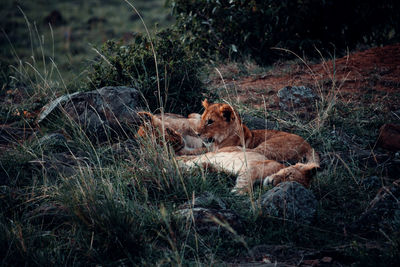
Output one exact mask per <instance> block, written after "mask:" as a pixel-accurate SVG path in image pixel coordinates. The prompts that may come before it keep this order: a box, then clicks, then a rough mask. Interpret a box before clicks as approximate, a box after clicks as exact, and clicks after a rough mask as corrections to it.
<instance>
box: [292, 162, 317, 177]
mask: <svg viewBox="0 0 400 267" xmlns="http://www.w3.org/2000/svg"><path fill="white" fill-rule="evenodd" d="M296 165H299V169H300V171H301V172H303V173H304V174H305V175H306V177H313V176H314V175H315V174H316V173H317V170H318V169H319V165H318V164H316V163H307V164H302V163H297V164H296Z"/></svg>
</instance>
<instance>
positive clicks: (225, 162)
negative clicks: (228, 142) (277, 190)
mask: <svg viewBox="0 0 400 267" xmlns="http://www.w3.org/2000/svg"><path fill="white" fill-rule="evenodd" d="M178 160H179V161H180V162H183V163H184V166H186V167H193V166H200V167H203V168H208V169H210V170H212V171H215V170H216V171H225V172H228V173H232V174H235V175H237V179H236V184H235V187H234V188H233V191H234V192H237V193H239V194H242V193H245V192H251V190H252V188H253V184H254V183H256V182H258V181H260V182H263V184H264V186H267V185H269V184H272V185H274V186H275V185H277V184H279V183H280V182H284V181H297V182H299V183H301V184H303V185H304V186H309V184H310V180H311V177H312V172H311V170H313V169H315V168H317V167H318V166H317V165H316V164H313V163H309V164H302V163H297V164H296V165H293V166H289V167H286V166H285V165H283V164H281V163H279V162H277V161H275V160H269V159H267V157H265V156H264V155H262V154H260V153H257V152H254V151H243V150H242V148H240V147H226V148H222V149H220V150H219V151H218V152H209V153H206V154H203V155H199V156H182V157H179V158H178Z"/></svg>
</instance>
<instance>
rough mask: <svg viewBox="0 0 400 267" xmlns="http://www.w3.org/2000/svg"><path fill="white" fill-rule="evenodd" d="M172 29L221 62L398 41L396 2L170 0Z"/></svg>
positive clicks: (261, 60)
mask: <svg viewBox="0 0 400 267" xmlns="http://www.w3.org/2000/svg"><path fill="white" fill-rule="evenodd" d="M169 2H170V4H171V5H172V8H173V10H174V13H175V16H176V18H177V27H178V29H179V30H180V31H181V32H182V34H184V35H185V40H186V42H187V43H188V44H190V45H191V46H192V47H193V48H194V49H197V50H198V51H202V52H203V53H206V54H219V55H221V56H223V57H232V56H233V57H235V56H240V55H250V56H252V57H253V58H254V59H255V60H257V61H258V62H259V63H268V62H271V61H273V60H274V59H276V58H275V57H276V56H277V52H276V51H275V52H274V51H273V50H271V49H270V48H271V47H283V48H287V49H290V50H293V51H294V52H297V53H307V54H310V53H315V52H316V51H315V48H314V46H316V47H317V48H319V49H323V48H327V51H332V48H333V46H335V47H337V48H339V49H342V48H346V47H354V46H355V45H356V44H358V43H367V44H375V45H380V44H382V43H387V42H388V41H390V40H396V39H397V40H398V39H399V29H400V22H399V21H400V19H399V15H398V14H399V13H398V10H399V7H400V4H399V3H398V1H397V2H396V1H391V0H384V1H372V0H369V1H361V0H347V1H344V0H326V1H319V0H305V1H304V0H297V1H293V0H282V1H274V0H229V1H228V0H208V1H203V0H192V1H186V0H171V1H169Z"/></svg>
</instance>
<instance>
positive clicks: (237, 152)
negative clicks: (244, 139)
mask: <svg viewBox="0 0 400 267" xmlns="http://www.w3.org/2000/svg"><path fill="white" fill-rule="evenodd" d="M139 115H140V117H141V118H142V119H143V125H142V126H141V127H140V128H139V131H138V134H139V135H140V136H142V137H144V136H148V135H149V134H150V135H151V137H152V138H155V139H156V140H158V142H159V143H160V142H162V140H163V139H162V138H161V133H162V131H163V130H164V140H165V141H166V142H167V143H169V144H170V145H171V146H172V147H173V149H174V150H175V151H177V152H181V153H187V154H189V153H191V152H193V151H194V150H198V151H200V150H202V151H204V148H203V147H200V146H201V142H199V140H200V141H201V139H199V138H198V137H197V135H196V134H194V133H193V132H192V130H193V126H195V125H196V123H198V121H197V122H196V120H199V116H200V115H199V116H197V115H191V116H189V117H188V118H184V117H182V116H180V115H176V114H170V113H167V114H164V123H163V122H162V120H161V115H152V114H151V113H148V112H139ZM196 138H197V139H196ZM193 140H195V142H193ZM178 160H179V161H180V162H181V163H183V166H185V167H193V166H195V165H199V166H202V167H204V168H208V169H211V170H216V171H225V172H228V173H232V174H237V175H238V177H237V180H236V185H235V188H234V189H233V191H236V192H238V193H244V192H249V191H250V190H251V188H252V185H253V184H254V183H255V182H257V181H261V182H263V183H264V185H265V186H266V185H269V184H272V185H276V184H278V183H280V182H282V181H297V182H299V183H301V184H303V185H304V186H309V183H310V179H311V176H312V174H313V172H312V171H313V170H315V169H316V168H318V165H317V164H315V163H308V164H302V163H297V164H296V165H293V166H289V167H286V166H285V165H283V164H281V163H279V162H277V161H275V160H270V159H268V158H267V157H266V156H264V155H262V154H260V153H258V152H255V151H250V150H246V149H245V150H243V148H242V147H237V146H236V147H233V146H232V147H225V148H222V149H220V150H218V151H217V152H209V153H206V154H202V155H198V156H182V157H179V158H178Z"/></svg>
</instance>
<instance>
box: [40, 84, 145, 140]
mask: <svg viewBox="0 0 400 267" xmlns="http://www.w3.org/2000/svg"><path fill="white" fill-rule="evenodd" d="M139 99H140V92H139V91H138V90H136V89H134V88H130V87H125V86H119V87H103V88H101V89H99V90H93V91H89V92H78V93H73V94H69V95H65V96H61V97H59V98H57V99H56V100H54V101H52V102H51V103H49V104H48V105H46V106H45V107H44V108H43V109H42V112H41V114H40V115H39V116H38V118H39V119H38V123H40V122H42V121H44V120H45V119H46V118H47V117H48V116H49V115H50V114H51V113H53V112H54V111H55V110H59V109H60V108H61V109H62V110H63V111H64V112H65V113H66V114H67V115H68V116H69V117H70V118H71V120H72V121H74V122H75V123H77V124H78V125H79V127H80V128H81V129H83V130H84V132H85V134H87V135H88V136H89V137H95V138H96V139H97V140H98V141H100V142H101V141H106V140H108V137H110V134H111V135H115V134H117V135H118V134H121V133H122V134H124V133H125V132H126V131H127V130H129V129H130V127H131V126H132V125H134V124H136V123H137V122H138V116H137V114H136V110H138V109H139Z"/></svg>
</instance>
